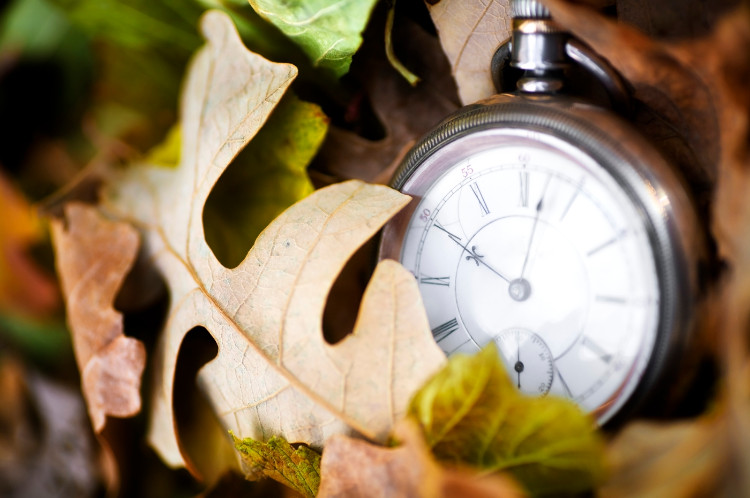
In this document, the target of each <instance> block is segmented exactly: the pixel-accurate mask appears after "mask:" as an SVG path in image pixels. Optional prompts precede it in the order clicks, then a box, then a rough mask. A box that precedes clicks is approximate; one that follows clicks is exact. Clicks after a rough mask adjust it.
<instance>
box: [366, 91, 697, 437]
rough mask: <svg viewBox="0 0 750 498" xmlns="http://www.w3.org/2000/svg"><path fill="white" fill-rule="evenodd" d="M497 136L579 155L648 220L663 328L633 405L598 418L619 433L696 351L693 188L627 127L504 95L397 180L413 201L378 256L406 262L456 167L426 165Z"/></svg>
mask: <svg viewBox="0 0 750 498" xmlns="http://www.w3.org/2000/svg"><path fill="white" fill-rule="evenodd" d="M496 128H511V129H522V130H532V131H535V132H538V133H540V134H546V135H551V136H554V137H556V138H558V139H561V140H563V141H566V142H568V143H570V144H572V145H574V146H575V147H578V148H579V149H581V150H582V151H584V152H585V153H587V154H588V155H589V156H591V157H592V158H593V159H594V160H595V161H597V162H598V163H599V164H600V165H601V166H602V167H603V168H604V169H605V170H606V171H608V172H609V173H610V174H611V175H612V177H613V178H614V179H615V180H616V181H617V182H618V183H619V184H620V185H621V186H622V188H623V190H624V191H625V192H626V193H627V195H628V196H629V198H630V200H631V201H632V202H633V204H634V205H636V206H637V208H638V211H639V212H640V213H641V214H642V216H643V217H644V219H645V225H646V226H647V230H648V236H649V241H650V244H651V248H652V251H653V256H654V261H655V263H656V268H657V274H658V279H659V289H660V296H661V298H660V302H659V305H660V309H659V324H658V329H657V338H656V342H655V344H654V348H653V350H652V353H651V357H650V359H649V360H648V366H647V367H646V369H645V371H644V374H643V377H642V378H641V380H640V382H639V384H638V387H637V388H636V389H635V391H634V392H633V393H632V394H631V396H630V399H628V400H625V402H624V403H623V404H622V408H621V409H619V410H618V411H617V413H616V414H610V415H611V416H610V415H607V417H606V419H605V420H603V419H602V417H601V415H602V413H595V415H596V416H597V417H598V419H599V422H600V423H605V422H607V423H608V425H616V424H617V423H619V421H621V420H623V419H624V418H626V417H627V416H628V414H632V413H633V412H634V411H635V412H637V411H641V410H642V409H643V408H644V404H646V403H650V402H655V403H658V402H659V401H660V400H661V398H663V396H661V395H660V394H659V393H661V392H662V389H663V388H664V384H665V383H669V384H671V383H670V382H669V380H670V377H669V376H670V375H679V373H678V370H679V365H680V360H681V359H683V357H684V356H685V355H686V353H687V352H688V350H689V349H690V347H691V342H692V341H691V339H692V335H693V328H694V327H693V323H694V315H695V309H696V306H695V303H696V300H697V297H698V291H699V289H698V264H699V261H700V260H701V258H702V257H703V248H704V246H705V243H704V239H703V236H702V231H701V230H700V229H699V227H700V225H699V223H698V221H697V216H696V214H695V211H694V207H693V203H692V202H691V199H690V197H689V195H688V194H687V188H686V186H685V185H684V183H683V182H682V181H681V179H680V178H679V177H678V176H677V175H676V174H675V172H674V171H673V170H672V168H671V167H670V165H669V164H668V163H667V162H666V161H665V159H664V158H663V157H662V156H661V154H660V153H659V152H657V150H656V149H655V148H654V147H653V146H652V145H650V144H649V143H648V142H647V141H646V140H645V139H644V138H643V137H642V136H640V135H639V134H638V133H637V132H636V131H635V130H634V129H633V128H632V127H631V126H630V125H629V124H628V123H626V122H625V121H623V120H621V119H619V118H618V117H617V116H615V115H614V114H612V113H611V112H609V111H607V110H605V109H602V108H599V107H595V106H592V105H590V104H586V103H584V102H581V101H578V100H575V99H571V98H567V97H563V96H539V95H523V94H521V95H516V94H501V95H496V96H494V97H492V98H490V99H488V100H486V101H482V102H480V103H477V104H473V105H470V106H467V107H465V108H463V109H461V110H459V111H458V112H457V113H455V114H453V115H452V116H450V117H449V118H447V119H446V120H444V121H443V122H442V123H441V124H440V125H439V126H438V127H437V128H436V129H434V130H433V131H432V132H430V133H429V134H428V135H427V136H426V137H424V138H423V139H422V140H421V141H420V142H419V143H418V144H417V145H416V146H415V147H414V148H413V149H412V150H411V151H410V152H409V154H408V155H407V156H406V157H405V158H404V160H403V162H402V164H401V166H400V168H399V169H398V170H397V172H396V174H395V175H394V178H393V181H392V183H391V186H392V187H393V188H396V189H398V190H400V191H401V192H403V193H405V194H408V195H411V196H412V197H413V199H412V201H411V202H410V203H409V205H408V206H407V207H406V208H405V209H404V210H403V211H401V212H400V213H399V214H398V215H396V216H395V217H394V218H393V219H392V220H391V221H390V222H389V223H388V224H387V225H386V226H385V227H384V229H383V232H382V237H381V243H380V252H379V256H380V258H381V259H382V258H391V259H396V260H399V259H400V254H401V246H402V243H403V239H404V235H405V231H406V229H407V226H408V224H409V220H410V219H411V217H412V215H413V214H414V210H415V209H416V206H417V205H418V204H419V202H420V200H421V197H422V195H423V194H424V193H425V191H426V190H427V189H428V188H429V186H430V185H431V184H432V183H433V182H435V181H436V180H437V179H438V178H439V177H440V176H441V175H442V174H443V173H444V172H445V171H447V170H448V169H449V168H450V167H451V166H452V165H453V164H455V161H443V162H442V163H440V162H436V163H434V164H431V165H430V167H429V171H425V170H424V169H423V168H422V165H423V163H425V161H426V160H427V159H428V158H430V157H431V156H432V155H434V154H435V153H436V152H437V151H439V150H441V149H442V148H444V147H446V146H447V145H448V144H455V145H452V147H451V148H452V149H453V150H459V151H460V149H461V147H462V145H461V144H462V142H465V143H466V144H467V145H466V146H467V147H471V146H472V145H470V144H471V142H472V140H471V139H469V140H466V139H467V137H470V136H472V135H476V134H478V133H482V132H483V131H485V130H491V129H496ZM615 397H617V394H616V395H615ZM615 401H616V400H614V399H613V400H612V402H615Z"/></svg>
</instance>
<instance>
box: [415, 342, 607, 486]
mask: <svg viewBox="0 0 750 498" xmlns="http://www.w3.org/2000/svg"><path fill="white" fill-rule="evenodd" d="M409 415H410V416H412V417H414V419H415V420H417V421H418V422H419V424H420V425H421V426H422V429H423V430H424V434H425V439H426V441H427V445H428V446H429V447H430V448H431V449H432V451H433V453H434V454H435V455H436V456H437V458H438V459H439V460H441V461H445V462H454V463H465V464H470V465H475V466H477V467H480V468H482V469H485V470H489V471H507V472H510V473H511V474H512V475H513V476H514V477H515V478H516V479H518V480H519V481H520V482H521V483H523V484H524V486H526V488H527V489H528V490H529V491H530V492H531V493H532V494H546V493H558V494H559V493H572V492H579V491H584V490H587V489H592V488H593V487H594V486H595V485H596V484H597V483H598V482H599V481H600V480H601V479H602V476H603V474H604V469H603V466H602V464H603V462H602V456H603V449H604V446H603V441H602V440H601V438H600V436H599V435H598V433H597V432H596V426H595V422H594V420H593V419H592V418H591V417H589V416H586V415H584V414H583V413H582V412H581V411H580V409H579V408H578V407H577V406H576V405H574V404H573V403H572V402H570V401H568V400H564V399H560V398H554V397H544V398H536V397H526V396H524V395H522V394H520V393H519V392H518V391H516V390H515V388H514V387H513V385H512V384H511V383H510V380H509V379H508V374H507V373H506V370H505V367H504V366H503V364H502V361H501V360H500V357H499V354H498V352H497V348H496V347H495V346H494V343H490V345H489V346H487V347H485V348H484V349H483V350H482V351H480V352H479V353H477V354H476V355H474V356H467V355H462V354H456V355H454V356H452V357H451V358H450V359H449V361H448V364H447V365H446V366H445V368H443V370H441V371H440V372H439V373H438V374H437V375H435V376H434V377H433V378H432V379H431V380H430V381H429V382H428V383H427V384H426V385H425V386H424V387H422V388H421V389H420V390H419V392H418V393H417V394H416V395H415V396H414V399H413V400H412V401H411V404H410V406H409Z"/></svg>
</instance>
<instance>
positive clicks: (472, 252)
mask: <svg viewBox="0 0 750 498" xmlns="http://www.w3.org/2000/svg"><path fill="white" fill-rule="evenodd" d="M435 228H438V229H440V230H442V231H443V232H445V233H446V234H448V238H450V239H451V240H452V241H453V242H455V243H456V244H458V246H459V247H461V248H462V249H463V250H464V251H466V252H467V253H469V255H468V256H466V259H467V260H472V261H474V262H475V263H476V264H477V266H479V265H480V264H482V265H484V266H485V267H487V268H489V270H490V271H491V272H492V273H494V274H495V275H497V276H498V277H500V278H502V279H503V280H505V281H506V282H508V283H510V279H509V278H508V277H506V276H505V275H503V274H502V273H500V272H499V271H497V270H496V269H494V268H493V267H491V266H490V265H489V264H487V262H486V261H485V260H484V259H483V258H484V256H483V255H481V254H479V253H477V246H471V249H469V248H468V247H466V246H465V245H464V244H462V243H461V237H459V236H458V235H456V234H453V233H451V232H449V231H448V230H446V229H445V228H443V227H442V226H441V225H440V224H439V223H438V222H437V221H436V222H435Z"/></svg>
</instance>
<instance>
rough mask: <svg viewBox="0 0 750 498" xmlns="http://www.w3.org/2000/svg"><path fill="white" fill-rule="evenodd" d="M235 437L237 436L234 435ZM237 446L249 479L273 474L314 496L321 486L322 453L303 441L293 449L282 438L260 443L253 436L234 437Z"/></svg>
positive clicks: (299, 490)
mask: <svg viewBox="0 0 750 498" xmlns="http://www.w3.org/2000/svg"><path fill="white" fill-rule="evenodd" d="M233 437H234V436H233ZM234 447H235V448H237V451H239V452H240V455H241V456H242V467H243V471H244V472H245V476H246V477H247V478H248V479H250V480H257V479H262V478H264V477H270V478H271V479H274V480H276V481H279V482H280V483H282V484H286V485H287V486H289V487H290V488H292V489H294V490H295V491H298V492H300V493H302V494H303V495H304V496H309V497H313V496H315V495H316V494H317V493H318V487H319V486H320V453H318V452H316V451H315V450H313V449H312V448H310V447H309V446H306V445H304V444H302V445H299V446H298V447H297V448H294V447H293V446H292V445H291V444H289V443H288V442H287V440H286V439H284V438H283V437H276V436H274V437H272V438H271V439H270V440H268V442H266V443H261V442H260V441H256V440H254V439H252V438H245V439H238V438H237V437H234Z"/></svg>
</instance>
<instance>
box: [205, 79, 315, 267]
mask: <svg viewBox="0 0 750 498" xmlns="http://www.w3.org/2000/svg"><path fill="white" fill-rule="evenodd" d="M327 130H328V118H327V117H326V115H325V114H323V111H322V110H321V109H320V107H318V106H317V105H315V104H311V103H308V102H303V101H301V100H299V99H298V98H297V97H296V96H294V95H293V94H291V93H288V94H287V95H286V96H285V97H284V98H283V99H282V101H281V102H280V103H279V105H278V106H277V108H276V109H275V110H274V111H273V114H272V115H271V117H270V118H269V119H268V121H267V122H266V124H265V125H264V126H263V128H261V130H260V132H258V135H256V136H255V138H253V140H252V141H251V142H250V143H249V144H248V145H247V147H245V150H243V151H242V152H241V153H240V154H239V155H238V156H237V158H235V160H234V161H233V162H232V164H230V165H229V167H228V168H227V170H226V171H225V172H224V174H223V175H222V176H221V178H220V179H219V181H218V182H217V183H216V186H215V187H214V189H213V190H212V191H211V195H210V196H209V198H208V202H207V203H206V207H205V209H204V211H203V222H204V227H205V231H206V240H207V241H208V244H209V246H210V247H211V249H213V251H214V253H215V254H216V256H217V258H219V261H221V262H222V263H223V264H225V265H226V266H228V267H234V266H236V265H238V264H239V263H240V262H241V261H242V259H243V258H244V257H245V255H246V254H247V251H248V250H249V249H250V247H251V246H252V245H253V243H254V242H255V239H256V238H257V237H258V235H259V234H260V232H261V231H263V229H264V228H265V227H266V226H267V225H268V224H269V223H270V222H271V221H273V220H274V218H276V217H277V216H278V215H279V214H281V212H282V211H284V210H285V209H286V208H288V207H289V206H291V205H292V204H294V203H295V202H297V201H299V200H301V199H303V198H304V197H307V196H308V195H309V194H311V193H312V192H313V190H314V188H313V185H312V183H311V182H310V178H309V177H308V176H307V165H308V164H309V163H310V161H311V160H312V158H313V157H314V156H315V154H316V153H317V151H318V148H319V147H320V145H321V144H322V143H323V139H324V138H325V134H326V131H327Z"/></svg>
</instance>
